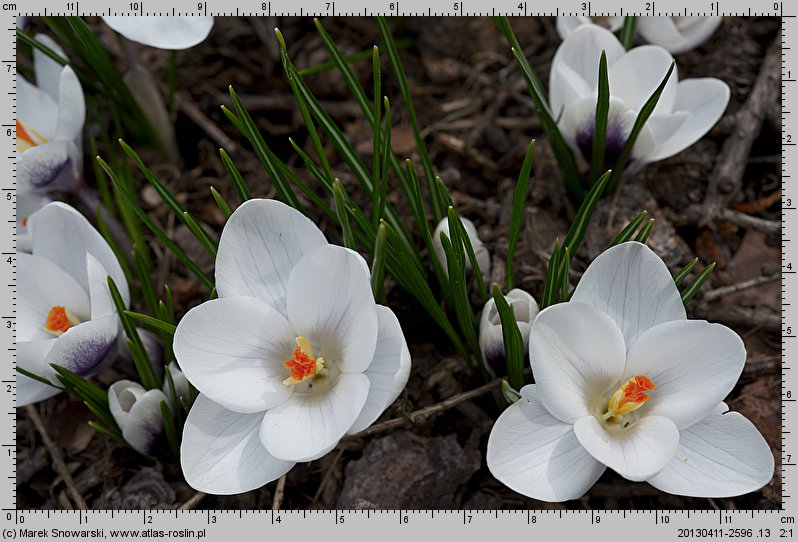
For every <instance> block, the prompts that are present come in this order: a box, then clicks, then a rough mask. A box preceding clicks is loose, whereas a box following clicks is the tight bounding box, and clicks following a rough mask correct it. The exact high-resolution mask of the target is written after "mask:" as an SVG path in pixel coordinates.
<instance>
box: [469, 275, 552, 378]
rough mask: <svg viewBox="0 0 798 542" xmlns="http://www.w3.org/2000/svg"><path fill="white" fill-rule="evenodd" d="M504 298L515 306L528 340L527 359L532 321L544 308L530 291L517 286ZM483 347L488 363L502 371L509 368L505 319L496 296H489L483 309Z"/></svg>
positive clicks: (481, 325) (522, 331)
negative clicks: (503, 332)
mask: <svg viewBox="0 0 798 542" xmlns="http://www.w3.org/2000/svg"><path fill="white" fill-rule="evenodd" d="M504 299H506V300H507V304H508V305H510V308H511V309H513V314H514V315H515V321H516V323H517V324H518V329H519V330H520V331H521V338H522V339H523V341H524V358H525V359H526V358H528V357H529V332H530V330H531V329H532V322H533V321H534V320H535V316H537V314H538V312H539V310H540V309H539V308H538V303H537V301H535V298H534V297H532V296H531V295H530V294H528V293H526V292H525V291H523V290H519V289H517V288H516V289H514V290H510V291H509V292H508V293H507V295H505V296H504ZM479 350H480V352H481V353H482V360H483V362H484V363H485V365H486V367H488V368H489V369H493V370H494V371H496V370H497V369H498V370H499V371H500V372H501V373H505V372H506V368H505V367H504V362H505V357H504V356H505V353H504V336H503V335H502V322H501V318H500V317H499V310H498V309H497V308H496V302H495V301H494V300H493V298H492V297H491V298H490V299H488V302H487V303H485V308H484V309H482V317H481V319H480V322H479Z"/></svg>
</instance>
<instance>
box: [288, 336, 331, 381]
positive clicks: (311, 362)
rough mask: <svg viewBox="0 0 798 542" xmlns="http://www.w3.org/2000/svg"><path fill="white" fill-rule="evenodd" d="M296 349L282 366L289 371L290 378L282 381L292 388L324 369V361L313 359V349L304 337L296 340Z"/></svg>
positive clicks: (319, 358)
mask: <svg viewBox="0 0 798 542" xmlns="http://www.w3.org/2000/svg"><path fill="white" fill-rule="evenodd" d="M296 344H297V346H296V348H295V349H294V354H293V356H292V357H291V359H287V360H285V362H284V363H283V365H285V368H286V369H289V370H290V371H291V376H290V377H289V378H286V379H285V380H283V384H285V385H286V386H293V385H294V384H299V383H300V382H303V381H305V380H307V379H308V378H313V377H314V376H316V375H317V374H319V373H320V372H321V370H322V369H324V359H323V358H321V357H318V358H316V357H313V348H312V347H311V346H310V343H309V342H308V340H307V339H305V338H304V337H297V338H296Z"/></svg>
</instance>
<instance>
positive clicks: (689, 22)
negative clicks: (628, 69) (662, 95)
mask: <svg viewBox="0 0 798 542" xmlns="http://www.w3.org/2000/svg"><path fill="white" fill-rule="evenodd" d="M722 22H723V17H720V16H714V15H713V16H710V17H637V18H636V20H635V30H636V31H637V33H638V34H639V35H640V37H642V38H643V39H644V40H645V41H646V42H648V43H650V44H652V45H659V46H660V47H664V48H665V49H667V50H668V52H670V53H671V54H674V55H678V54H679V53H684V52H685V51H689V50H691V49H694V48H696V47H698V46H699V45H701V44H702V43H704V42H705V41H706V40H708V39H709V38H710V36H712V34H714V33H715V31H716V30H717V29H718V27H719V26H720V24H721V23H722ZM592 23H596V24H599V25H600V26H604V27H606V28H609V29H610V30H612V31H613V32H615V31H617V30H620V29H621V27H623V17H602V18H598V17H585V16H583V15H580V16H577V17H565V16H561V17H557V32H558V33H559V34H560V37H561V38H562V39H565V38H567V37H568V36H570V35H571V34H572V33H573V32H574V31H575V30H576V29H577V28H579V27H580V26H582V25H586V24H592Z"/></svg>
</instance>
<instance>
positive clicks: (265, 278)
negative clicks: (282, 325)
mask: <svg viewBox="0 0 798 542" xmlns="http://www.w3.org/2000/svg"><path fill="white" fill-rule="evenodd" d="M326 244H327V240H326V239H325V238H324V234H322V233H321V230H319V228H318V227H317V226H316V225H315V224H314V223H313V222H312V221H311V220H310V219H309V218H307V217H306V216H305V215H303V214H302V213H300V212H299V211H297V210H296V209H293V208H291V207H289V206H287V205H285V204H284V203H281V202H279V201H275V200H259V199H256V200H249V201H247V202H246V203H244V204H242V205H241V206H240V207H239V208H238V209H236V210H235V212H234V213H233V215H232V216H231V217H230V219H229V220H228V221H227V224H226V225H225V227H224V231H222V237H221V239H220V240H219V252H218V254H217V256H216V289H217V290H218V292H219V297H229V296H248V297H255V298H258V299H262V300H263V301H266V302H267V303H269V304H270V305H272V306H273V307H275V308H276V309H277V310H279V311H280V312H281V313H283V315H286V314H287V312H286V308H285V307H286V304H285V297H286V293H285V291H286V287H287V285H288V276H289V275H290V274H291V269H293V268H294V266H295V265H296V263H297V262H298V261H299V260H300V259H301V258H302V256H304V255H305V254H306V253H307V252H310V251H311V250H313V249H314V248H317V247H320V246H322V245H326Z"/></svg>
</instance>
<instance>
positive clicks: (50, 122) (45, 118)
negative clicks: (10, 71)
mask: <svg viewBox="0 0 798 542" xmlns="http://www.w3.org/2000/svg"><path fill="white" fill-rule="evenodd" d="M57 117H58V106H57V105H56V101H55V99H54V98H52V97H51V96H50V95H49V94H47V93H46V92H45V91H43V90H42V89H40V88H38V87H37V86H35V85H33V84H32V83H30V82H28V80H27V79H25V78H24V77H17V118H18V119H19V120H20V121H21V122H24V123H25V124H27V125H29V126H30V127H32V128H33V129H34V130H36V131H37V132H39V133H40V134H41V135H42V136H43V137H44V138H45V139H48V140H49V139H52V138H53V136H54V135H55V122H56V118H57Z"/></svg>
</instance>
